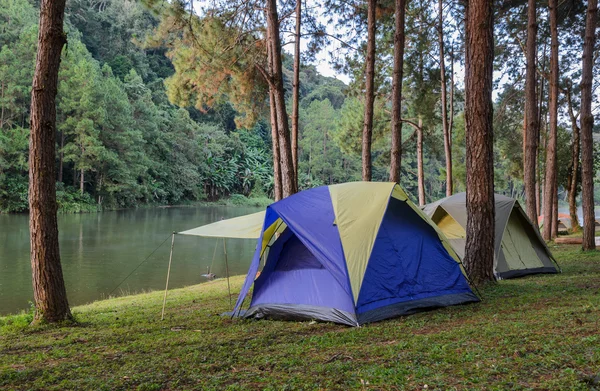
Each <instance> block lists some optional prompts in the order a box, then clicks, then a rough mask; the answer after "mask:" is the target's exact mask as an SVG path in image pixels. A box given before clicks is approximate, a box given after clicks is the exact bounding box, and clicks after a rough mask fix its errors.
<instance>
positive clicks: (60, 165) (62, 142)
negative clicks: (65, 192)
mask: <svg viewBox="0 0 600 391" xmlns="http://www.w3.org/2000/svg"><path fill="white" fill-rule="evenodd" d="M64 147H65V132H64V131H63V132H60V151H58V181H59V182H62V181H63V165H64V157H65V154H64V152H63V148H64Z"/></svg>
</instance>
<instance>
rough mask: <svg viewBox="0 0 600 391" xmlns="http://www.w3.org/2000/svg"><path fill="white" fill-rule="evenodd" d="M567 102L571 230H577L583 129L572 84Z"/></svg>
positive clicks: (578, 227) (569, 87)
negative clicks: (569, 144) (569, 124)
mask: <svg viewBox="0 0 600 391" xmlns="http://www.w3.org/2000/svg"><path fill="white" fill-rule="evenodd" d="M567 104H568V107H569V117H570V118H571V130H572V133H573V140H572V142H571V164H570V166H571V167H570V168H569V178H568V180H569V215H570V216H571V230H572V232H577V231H579V229H580V228H581V226H580V225H579V216H578V215H577V184H578V182H579V180H578V179H579V149H580V147H581V142H580V140H579V137H580V133H581V130H580V129H579V126H577V116H576V115H575V113H574V112H573V103H572V100H571V86H570V85H569V86H567Z"/></svg>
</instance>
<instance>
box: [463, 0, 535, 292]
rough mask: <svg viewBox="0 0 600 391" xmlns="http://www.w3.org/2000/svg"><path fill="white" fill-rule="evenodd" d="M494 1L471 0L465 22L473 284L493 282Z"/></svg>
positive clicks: (468, 250) (468, 263)
mask: <svg viewBox="0 0 600 391" xmlns="http://www.w3.org/2000/svg"><path fill="white" fill-rule="evenodd" d="M492 5H493V2H492V0H471V1H469V2H468V3H467V9H466V21H465V25H466V43H465V52H466V56H465V95H466V99H465V133H466V156H467V158H466V168H467V242H466V246H465V258H464V265H465V269H466V271H467V273H468V274H469V276H470V277H471V280H472V282H473V283H475V284H481V283H483V282H485V281H493V280H494V271H493V268H494V166H493V153H492V146H493V129H492V110H493V109H492V73H493V60H494V21H493V20H494V19H493V18H494V17H493V7H492ZM536 118H537V116H536Z"/></svg>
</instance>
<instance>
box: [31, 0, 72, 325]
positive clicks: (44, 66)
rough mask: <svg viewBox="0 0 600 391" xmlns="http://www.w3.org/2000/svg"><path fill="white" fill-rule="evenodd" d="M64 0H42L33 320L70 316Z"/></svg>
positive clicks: (35, 90)
mask: <svg viewBox="0 0 600 391" xmlns="http://www.w3.org/2000/svg"><path fill="white" fill-rule="evenodd" d="M64 12H65V0H42V2H41V4H40V22H39V23H40V24H39V26H40V28H39V33H38V48H37V59H36V64H35V73H34V76H33V87H32V92H31V118H30V123H31V134H30V139H29V230H30V242H31V271H32V279H33V298H34V302H35V318H34V322H38V321H47V322H58V321H61V320H66V319H70V318H71V311H70V310H69V303H68V301H67V292H66V289H65V283H64V279H63V273H62V267H61V264H60V251H59V248H58V224H57V220H56V210H57V204H56V182H55V181H56V169H55V156H56V150H55V145H56V144H55V143H56V93H57V89H58V70H59V67H60V55H61V52H62V48H63V46H64V44H65V43H66V35H65V33H64V32H63V18H64Z"/></svg>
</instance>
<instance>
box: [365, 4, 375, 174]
mask: <svg viewBox="0 0 600 391" xmlns="http://www.w3.org/2000/svg"><path fill="white" fill-rule="evenodd" d="M367 7H368V8H367V34H368V36H367V59H366V71H365V76H366V80H365V118H364V124H363V137H362V180H363V181H370V180H371V178H372V176H373V175H372V167H371V141H372V138H373V105H374V102H375V30H376V25H375V24H376V22H375V8H376V7H377V0H368V3H367Z"/></svg>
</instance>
